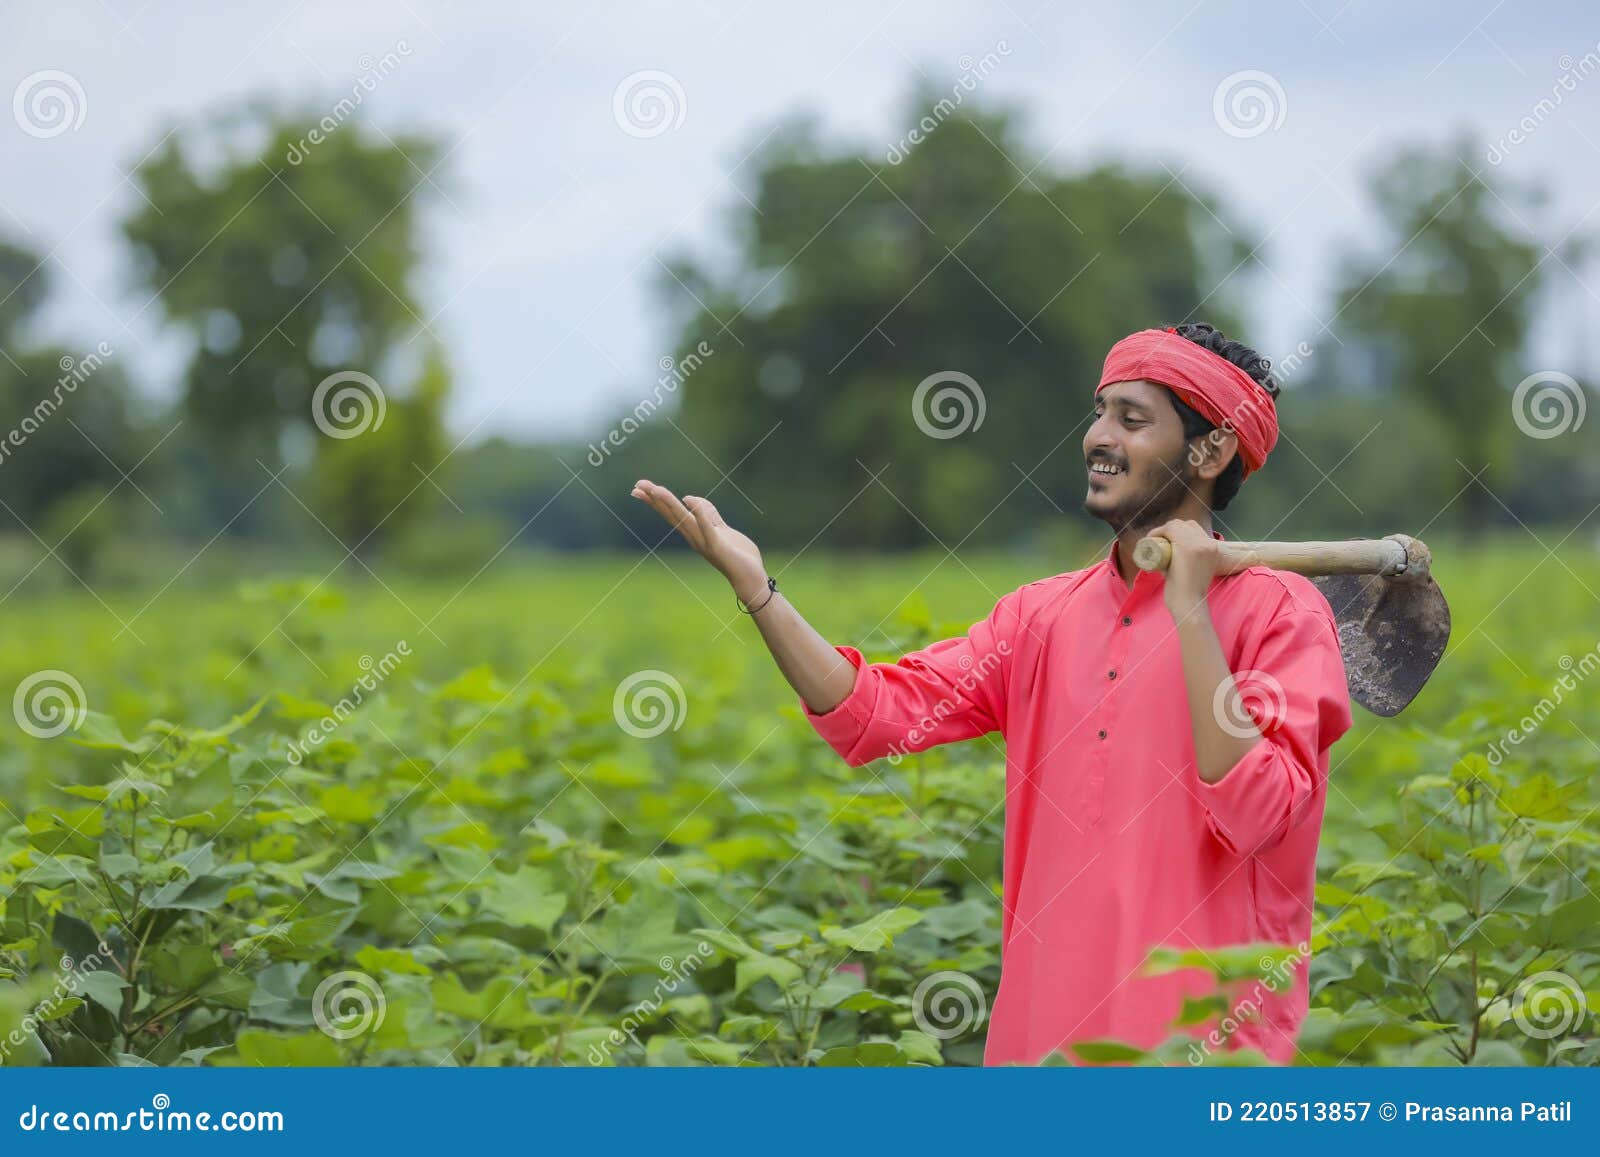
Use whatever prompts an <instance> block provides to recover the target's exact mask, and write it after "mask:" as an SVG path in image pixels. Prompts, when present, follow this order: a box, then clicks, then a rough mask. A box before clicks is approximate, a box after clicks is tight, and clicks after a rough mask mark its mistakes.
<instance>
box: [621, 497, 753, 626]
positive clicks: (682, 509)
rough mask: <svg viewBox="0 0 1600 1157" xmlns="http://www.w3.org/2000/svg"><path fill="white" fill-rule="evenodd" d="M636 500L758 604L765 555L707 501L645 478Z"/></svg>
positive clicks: (747, 601) (746, 600) (746, 599)
mask: <svg viewBox="0 0 1600 1157" xmlns="http://www.w3.org/2000/svg"><path fill="white" fill-rule="evenodd" d="M633 497H635V498H637V499H639V500H640V501H641V502H646V503H648V504H649V505H650V506H651V507H652V508H653V509H654V510H655V512H656V513H657V514H659V515H661V517H662V518H664V519H666V520H667V523H668V524H669V525H670V526H672V527H673V528H674V529H675V530H676V531H677V532H678V533H679V534H681V535H683V537H684V539H685V540H686V541H687V542H688V543H689V545H690V546H692V547H694V548H695V550H697V551H698V552H699V553H700V555H701V557H703V558H704V559H705V560H706V561H707V562H709V563H710V564H711V565H712V566H714V567H716V568H717V570H718V571H720V572H721V574H722V576H723V577H724V578H725V579H727V580H728V583H729V585H731V586H732V587H733V593H734V594H736V595H738V596H739V598H740V600H741V601H742V602H744V603H745V604H746V605H749V604H750V603H752V602H758V601H759V600H760V599H761V597H762V593H763V592H764V591H765V590H766V589H767V568H766V565H765V564H764V563H762V561H761V551H760V550H759V549H758V548H757V547H756V544H755V543H754V542H752V541H750V539H749V537H748V536H746V535H743V534H740V533H739V532H738V531H737V530H735V529H733V527H731V526H729V525H728V524H727V523H726V522H724V521H722V515H720V514H718V513H717V508H716V507H715V506H713V505H712V504H711V503H710V502H708V501H707V500H706V499H704V498H695V497H693V496H687V495H686V496H685V497H684V498H683V500H682V501H681V502H680V501H679V500H678V497H677V495H675V494H673V493H672V491H670V490H668V489H667V488H666V487H665V486H657V485H656V484H655V483H654V482H651V481H649V480H648V479H644V478H641V479H639V481H638V482H637V483H636V484H635V485H634V488H633Z"/></svg>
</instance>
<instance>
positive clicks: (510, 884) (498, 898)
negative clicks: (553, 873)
mask: <svg viewBox="0 0 1600 1157" xmlns="http://www.w3.org/2000/svg"><path fill="white" fill-rule="evenodd" d="M479 903H480V904H481V905H482V908H483V911H484V912H486V913H487V914H488V915H490V916H493V917H495V918H496V919H498V920H502V921H504V922H505V923H507V924H510V925H513V926H515V927H519V928H537V929H538V930H539V931H540V932H548V931H550V929H551V928H552V927H553V926H554V925H555V922H556V920H557V919H558V918H559V917H560V915H561V913H562V912H564V911H565V910H566V907H567V897H566V896H565V895H564V894H563V893H561V892H559V891H557V890H556V888H555V885H554V884H553V883H552V882H551V879H550V873H549V872H547V871H545V870H543V869H542V868H529V867H522V868H519V869H517V871H516V872H515V873H514V874H512V875H509V876H508V875H505V874H503V873H499V872H496V873H494V875H493V876H492V877H491V878H490V881H489V885H488V887H486V888H485V889H484V890H483V892H482V893H481V894H480V895H479Z"/></svg>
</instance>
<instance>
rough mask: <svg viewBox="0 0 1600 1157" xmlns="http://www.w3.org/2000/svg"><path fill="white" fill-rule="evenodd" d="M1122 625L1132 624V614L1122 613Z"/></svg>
mask: <svg viewBox="0 0 1600 1157" xmlns="http://www.w3.org/2000/svg"><path fill="white" fill-rule="evenodd" d="M1122 625H1123V626H1124V627H1129V626H1132V625H1133V616H1132V615H1123V616H1122Z"/></svg>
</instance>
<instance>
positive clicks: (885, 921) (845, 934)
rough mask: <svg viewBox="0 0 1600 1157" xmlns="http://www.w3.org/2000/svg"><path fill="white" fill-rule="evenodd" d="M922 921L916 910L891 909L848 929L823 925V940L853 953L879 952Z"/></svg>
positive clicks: (920, 914) (919, 913)
mask: <svg viewBox="0 0 1600 1157" xmlns="http://www.w3.org/2000/svg"><path fill="white" fill-rule="evenodd" d="M921 919H922V913H921V912H919V911H917V910H916V909H915V908H891V909H889V910H888V911H886V912H879V913H878V914H877V915H876V916H873V917H872V919H870V920H867V921H865V922H863V923H861V924H854V925H851V926H850V927H848V928H838V927H834V926H832V925H823V927H822V938H823V939H824V940H826V941H827V942H828V943H829V944H837V945H839V946H840V947H842V948H849V949H850V950H851V951H853V952H877V951H879V950H880V949H883V948H887V947H889V945H890V944H892V943H894V938H895V937H896V936H897V935H899V934H900V933H901V932H904V931H905V930H906V929H907V928H910V927H911V926H912V925H913V924H916V923H917V922H919V921H920V920H921Z"/></svg>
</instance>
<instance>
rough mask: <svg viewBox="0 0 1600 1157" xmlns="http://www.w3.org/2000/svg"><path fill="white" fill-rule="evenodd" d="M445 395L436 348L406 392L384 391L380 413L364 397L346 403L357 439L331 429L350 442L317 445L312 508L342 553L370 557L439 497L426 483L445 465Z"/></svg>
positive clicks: (329, 439)
mask: <svg viewBox="0 0 1600 1157" xmlns="http://www.w3.org/2000/svg"><path fill="white" fill-rule="evenodd" d="M356 388H357V389H359V388H360V387H359V385H358V386H357V387H356ZM449 391H450V373H449V369H448V367H447V366H446V364H445V360H444V354H443V351H441V350H440V349H438V348H437V347H434V348H432V349H430V351H429V353H428V357H427V360H426V363H425V364H424V366H423V368H422V372H421V374H420V375H419V377H418V379H417V381H416V384H415V385H414V386H413V387H412V388H411V389H410V390H409V391H407V392H406V393H405V394H404V395H401V394H399V393H398V392H397V391H393V390H385V391H384V401H383V406H382V410H381V412H380V411H379V410H378V409H376V408H367V403H366V402H365V401H364V397H365V395H360V396H356V395H352V398H351V401H350V404H351V405H352V406H354V407H361V408H359V409H356V410H353V411H351V412H350V413H353V414H358V415H359V417H358V419H357V420H358V421H359V423H360V432H359V433H352V432H351V430H352V428H351V427H343V428H340V427H338V426H335V425H333V424H332V423H330V424H329V428H330V429H339V430H340V433H341V435H348V436H338V437H336V436H333V435H330V434H326V433H324V434H323V435H322V436H321V437H319V438H318V439H317V450H316V457H315V459H314V460H313V462H312V466H311V477H310V494H309V501H310V505H311V506H312V508H313V509H314V510H315V511H316V513H317V517H318V519H319V520H320V521H321V522H322V523H323V524H324V525H326V526H327V527H328V529H329V530H331V531H332V532H333V533H334V534H335V535H337V536H338V538H339V540H340V542H341V543H342V544H343V546H344V547H345V549H347V550H350V551H354V552H355V553H356V555H358V556H364V555H367V554H369V553H371V552H372V551H373V550H374V549H375V548H376V547H378V546H379V545H381V544H382V543H383V542H385V541H386V540H388V539H390V538H392V537H394V536H396V535H397V534H399V533H400V532H402V531H403V530H404V529H405V528H406V527H407V526H408V525H409V524H411V523H412V522H414V521H416V519H417V518H418V516H419V515H420V514H422V513H423V512H424V511H425V510H426V509H427V507H428V506H429V505H430V504H431V502H432V499H433V497H434V495H435V494H437V493H438V491H436V490H435V489H434V487H435V486H436V485H437V483H436V482H430V481H429V477H428V475H429V472H430V471H432V470H433V469H434V467H436V466H437V465H438V464H439V462H440V461H441V459H442V458H443V457H444V452H445V446H444V442H445V432H444V404H445V400H446V398H447V397H448V395H449ZM347 416H348V415H347Z"/></svg>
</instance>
